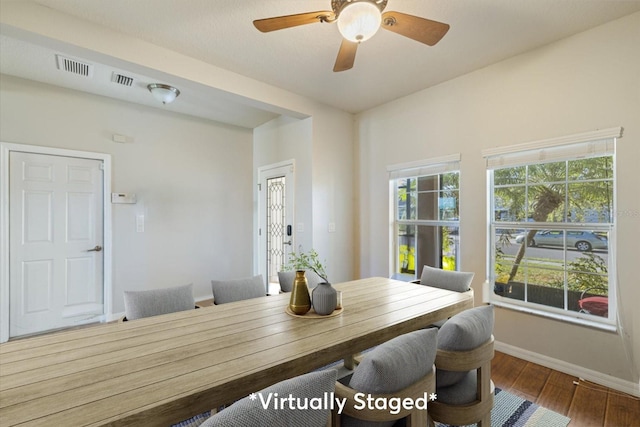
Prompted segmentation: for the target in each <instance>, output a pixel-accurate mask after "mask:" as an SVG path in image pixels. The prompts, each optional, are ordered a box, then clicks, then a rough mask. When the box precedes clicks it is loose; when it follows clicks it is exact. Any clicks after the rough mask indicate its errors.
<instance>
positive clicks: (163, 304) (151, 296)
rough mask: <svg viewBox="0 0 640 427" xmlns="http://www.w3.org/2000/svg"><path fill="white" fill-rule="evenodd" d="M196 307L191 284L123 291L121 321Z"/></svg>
mask: <svg viewBox="0 0 640 427" xmlns="http://www.w3.org/2000/svg"><path fill="white" fill-rule="evenodd" d="M194 307H195V308H197V306H196V305H195V302H194V300H193V285H192V284H188V285H184V286H175V287H171V288H164V289H151V290H147V291H124V312H125V316H124V317H123V318H122V321H125V322H126V321H127V320H135V319H141V318H143V317H150V316H157V315H160V314H167V313H174V312H176V311H184V310H191V309H193V308H194Z"/></svg>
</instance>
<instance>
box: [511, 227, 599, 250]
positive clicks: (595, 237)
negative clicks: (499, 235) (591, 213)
mask: <svg viewBox="0 0 640 427" xmlns="http://www.w3.org/2000/svg"><path fill="white" fill-rule="evenodd" d="M566 233H567V247H575V248H576V249H577V250H579V251H583V252H584V251H591V250H593V249H604V250H607V249H608V248H609V242H608V240H607V238H606V236H602V235H601V234H596V233H594V232H593V231H574V230H567V232H566ZM526 235H527V233H522V234H520V235H518V236H517V237H516V243H522V242H523V241H524V239H525V237H526ZM529 246H557V247H564V232H563V231H562V230H540V231H538V232H536V234H535V236H534V237H533V239H531V240H529Z"/></svg>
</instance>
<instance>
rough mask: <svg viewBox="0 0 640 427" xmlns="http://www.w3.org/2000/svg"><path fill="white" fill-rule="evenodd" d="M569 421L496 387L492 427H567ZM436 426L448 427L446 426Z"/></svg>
mask: <svg viewBox="0 0 640 427" xmlns="http://www.w3.org/2000/svg"><path fill="white" fill-rule="evenodd" d="M569 421H571V419H570V418H567V417H565V416H564V415H560V414H558V413H557V412H553V411H552V410H550V409H547V408H543V407H542V406H539V405H536V404H535V403H533V402H530V401H528V400H525V399H523V398H521V397H518V396H516V395H514V394H511V393H509V392H506V391H504V390H501V389H499V388H497V387H496V391H495V399H494V401H493V409H492V410H491V427H567V425H568V424H569ZM436 425H438V426H439V427H447V426H446V425H445V424H439V423H437V424H436ZM475 425H476V424H471V426H475Z"/></svg>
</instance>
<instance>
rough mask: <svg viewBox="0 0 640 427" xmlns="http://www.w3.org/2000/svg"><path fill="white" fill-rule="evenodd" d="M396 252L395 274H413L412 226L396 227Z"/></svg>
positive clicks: (414, 235)
mask: <svg viewBox="0 0 640 427" xmlns="http://www.w3.org/2000/svg"><path fill="white" fill-rule="evenodd" d="M397 249H398V252H397V253H396V257H397V266H398V268H397V271H396V273H409V274H413V273H415V259H416V227H415V226H414V225H399V226H398V248H397Z"/></svg>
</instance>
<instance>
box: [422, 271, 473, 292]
mask: <svg viewBox="0 0 640 427" xmlns="http://www.w3.org/2000/svg"><path fill="white" fill-rule="evenodd" d="M473 276H475V273H473V272H465V271H449V270H442V269H440V268H434V267H429V266H428V265H425V266H424V267H422V274H421V275H420V282H419V283H420V284H421V285H425V286H432V287H434V288H440V289H447V290H449V291H455V292H467V291H469V290H471V281H472V280H473Z"/></svg>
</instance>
